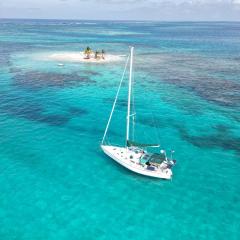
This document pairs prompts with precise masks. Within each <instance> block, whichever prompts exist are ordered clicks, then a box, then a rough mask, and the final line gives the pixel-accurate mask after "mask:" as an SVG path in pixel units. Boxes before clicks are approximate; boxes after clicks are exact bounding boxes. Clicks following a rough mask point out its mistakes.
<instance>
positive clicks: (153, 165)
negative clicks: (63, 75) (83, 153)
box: [101, 47, 176, 179]
mask: <svg viewBox="0 0 240 240" xmlns="http://www.w3.org/2000/svg"><path fill="white" fill-rule="evenodd" d="M133 52H134V47H130V56H128V58H127V61H126V65H125V69H124V72H123V75H122V78H121V81H120V84H119V87H118V90H117V94H116V97H115V100H114V103H113V106H112V110H111V113H110V116H109V119H108V122H107V126H106V129H105V132H104V135H103V139H102V143H101V148H102V150H103V152H104V153H105V154H106V155H107V156H109V157H110V158H112V159H113V160H115V161H116V162H117V163H119V164H120V165H122V166H123V167H125V168H127V169H129V170H131V171H133V172H135V173H138V174H141V175H145V176H149V177H155V178H162V179H171V178H172V176H173V173H172V167H173V166H174V165H175V163H176V161H175V160H173V152H174V151H171V157H170V159H169V158H168V157H167V154H166V151H165V150H163V149H160V144H146V143H137V142H135V141H132V140H131V139H130V121H131V120H133V119H134V116H135V113H132V112H131V96H132V82H133V80H132V78H133ZM129 59H130V64H129V65H130V67H129V83H128V104H127V115H126V143H125V145H124V146H118V145H111V144H107V143H106V141H105V139H106V135H107V132H108V129H109V125H110V123H111V120H112V116H113V113H114V110H115V106H116V103H117V100H118V96H119V92H120V89H121V86H122V82H123V79H124V75H125V72H126V69H127V67H128V62H129ZM133 121H134V120H133ZM149 148H155V149H159V152H157V153H153V152H152V151H149Z"/></svg>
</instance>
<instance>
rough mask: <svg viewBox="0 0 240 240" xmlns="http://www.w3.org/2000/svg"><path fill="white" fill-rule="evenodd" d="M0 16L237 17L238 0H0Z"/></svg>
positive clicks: (197, 19)
mask: <svg viewBox="0 0 240 240" xmlns="http://www.w3.org/2000/svg"><path fill="white" fill-rule="evenodd" d="M0 18H35V19H88V20H90V19H93V20H156V21H240V0H0Z"/></svg>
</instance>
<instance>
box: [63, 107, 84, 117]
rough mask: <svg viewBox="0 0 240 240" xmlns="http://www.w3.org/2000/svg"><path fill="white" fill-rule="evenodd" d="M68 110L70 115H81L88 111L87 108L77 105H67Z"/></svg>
mask: <svg viewBox="0 0 240 240" xmlns="http://www.w3.org/2000/svg"><path fill="white" fill-rule="evenodd" d="M68 112H69V114H70V115H74V116H82V115H85V114H87V113H88V111H87V110H85V109H82V108H79V107H69V108H68Z"/></svg>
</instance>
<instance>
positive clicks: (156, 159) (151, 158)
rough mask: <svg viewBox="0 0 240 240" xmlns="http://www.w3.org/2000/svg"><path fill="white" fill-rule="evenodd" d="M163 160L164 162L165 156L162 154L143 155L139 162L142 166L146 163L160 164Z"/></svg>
mask: <svg viewBox="0 0 240 240" xmlns="http://www.w3.org/2000/svg"><path fill="white" fill-rule="evenodd" d="M165 160H166V156H165V155H164V154H158V153H153V154H144V155H143V156H142V158H141V159H140V162H141V163H142V164H145V163H147V162H148V163H158V164H161V163H162V162H163V161H165Z"/></svg>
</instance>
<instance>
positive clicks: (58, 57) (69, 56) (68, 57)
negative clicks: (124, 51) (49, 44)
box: [43, 52, 124, 63]
mask: <svg viewBox="0 0 240 240" xmlns="http://www.w3.org/2000/svg"><path fill="white" fill-rule="evenodd" d="M123 57H124V56H123V55H112V54H105V58H104V59H102V58H99V59H95V58H94V57H93V56H91V58H90V59H86V57H85V54H84V53H83V52H58V53H51V54H46V56H44V57H43V58H44V59H45V60H50V61H60V62H84V63H109V62H118V61H121V60H122V59H123Z"/></svg>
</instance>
